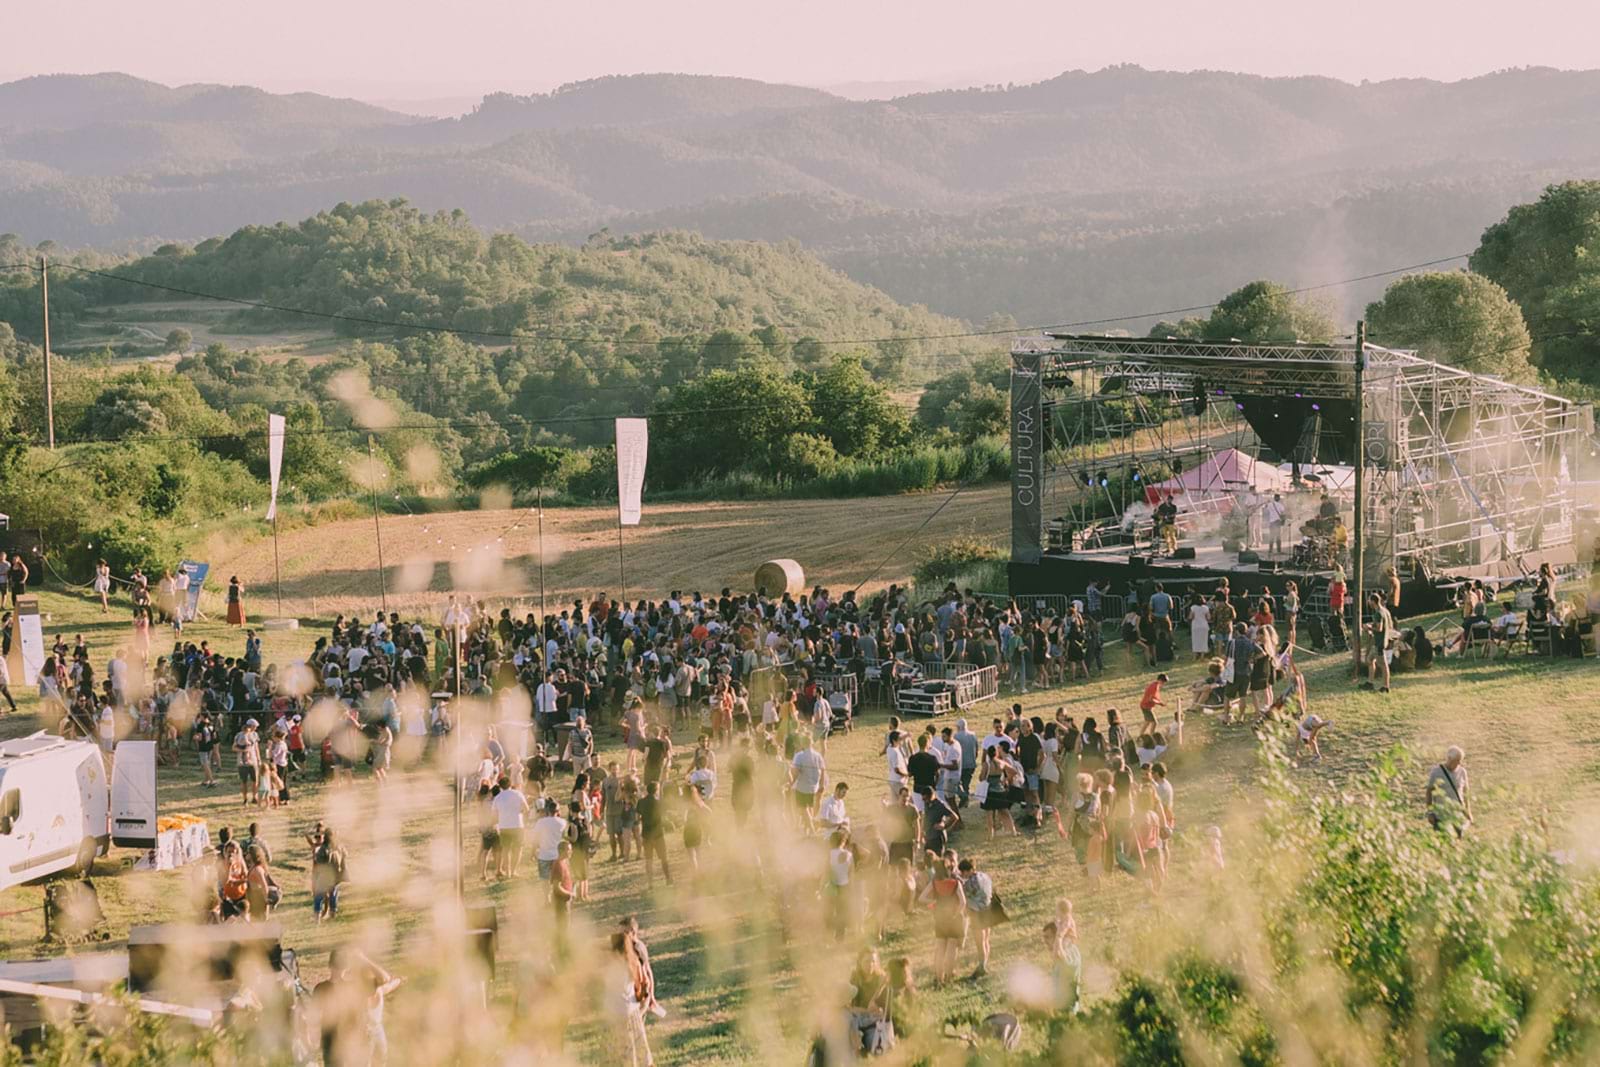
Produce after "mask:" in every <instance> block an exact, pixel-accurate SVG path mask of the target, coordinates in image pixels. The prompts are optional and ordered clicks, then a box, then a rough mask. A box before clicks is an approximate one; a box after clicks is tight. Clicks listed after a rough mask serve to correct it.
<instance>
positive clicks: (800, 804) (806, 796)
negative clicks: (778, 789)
mask: <svg viewBox="0 0 1600 1067" xmlns="http://www.w3.org/2000/svg"><path fill="white" fill-rule="evenodd" d="M827 781H828V765H827V763H826V761H824V760H823V758H822V753H820V752H818V751H816V750H815V749H814V748H812V747H811V737H810V736H809V735H806V734H802V735H801V737H800V749H799V751H797V752H796V753H795V754H794V759H793V760H792V761H791V762H790V765H789V786H790V788H791V789H792V790H793V791H794V806H795V808H796V809H797V810H798V811H799V813H800V818H801V821H802V822H803V824H804V826H805V829H806V832H807V833H810V832H812V831H813V830H815V829H816V812H817V797H818V795H820V794H821V792H822V789H823V786H824V785H826V784H827Z"/></svg>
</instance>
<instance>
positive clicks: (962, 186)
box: [0, 67, 1600, 322]
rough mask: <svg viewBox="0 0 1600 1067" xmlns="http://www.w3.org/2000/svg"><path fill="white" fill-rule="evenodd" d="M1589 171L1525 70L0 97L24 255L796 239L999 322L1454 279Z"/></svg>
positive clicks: (887, 284)
mask: <svg viewBox="0 0 1600 1067" xmlns="http://www.w3.org/2000/svg"><path fill="white" fill-rule="evenodd" d="M17 116H24V117H22V118H19V117H17ZM1597 166H1600V72H1560V71H1553V70H1541V69H1529V70H1513V71H1505V72H1500V73H1497V74H1493V75H1487V76H1484V77H1481V78H1475V79H1470V80H1467V81H1462V82H1456V83H1449V84H1446V83H1439V82H1431V81H1426V80H1420V79H1412V80H1399V81H1389V82H1377V83H1371V84H1362V85H1350V84H1347V83H1343V82H1339V81H1335V80H1332V79H1328V78H1260V77H1253V76H1246V75H1236V74H1226V73H1216V72H1198V73H1192V74H1172V73H1164V72H1157V71H1146V70H1141V69H1139V68H1134V67H1119V68H1111V69H1107V70H1102V71H1098V72H1094V73H1085V72H1069V73H1066V74H1063V75H1061V76H1060V77H1057V78H1053V79H1050V80H1048V81H1044V82H1040V83H1037V84H1034V85H1024V86H1016V87H1012V88H1008V89H1004V90H988V91H985V90H965V91H952V92H939V93H926V94H921V95H915V96H908V97H903V98H900V99H897V100H892V101H861V102H852V101H846V100H842V99H840V98H837V97H833V96H830V95H828V94H826V93H822V92H818V91H816V90H811V89H803V88H797V87H793V86H781V85H768V84H764V83H761V82H754V81H748V80H742V79H728V78H707V77H689V76H682V75H640V76H633V77H617V78H603V79H597V80H594V81H589V82H582V83H578V84H576V85H572V86H568V87H564V88H563V89H562V90H559V91H557V92H555V93H550V94H543V95H538V96H532V97H515V96H510V95H507V94H496V95H493V96H490V97H489V98H487V99H485V100H484V102H483V104H482V105H481V106H480V107H479V108H478V109H477V110H476V111H475V112H474V113H473V114H470V115H467V116H464V117H462V118H460V119H447V120H438V121H421V120H416V119H412V118H410V117H406V116H399V115H396V114H394V113H391V112H385V111H382V110H380V109H376V108H369V107H366V106H365V105H360V104H355V103H352V102H349V101H335V100H329V99H327V98H321V97H314V96H309V95H304V94H302V95H299V96H294V97H273V96H269V95H268V94H264V93H259V92H257V91H255V90H249V89H237V88H224V87H218V86H191V87H184V88H181V89H166V88H164V87H161V86H153V85H151V84H150V83H147V82H137V81H135V80H133V79H126V78H120V77H118V76H108V75H102V76H97V77H96V78H93V79H70V78H66V79H61V78H54V79H32V80H30V81H28V82H19V83H13V84H12V85H9V86H0V226H3V228H5V229H11V230H14V231H17V232H19V233H21V234H22V235H23V237H24V238H26V239H27V240H28V241H30V242H33V241H38V240H43V239H52V240H55V241H57V242H60V243H62V244H67V245H79V246H81V245H96V246H100V247H106V246H109V245H112V244H114V243H116V242H121V241H133V242H139V243H142V247H144V248H153V247H155V245H156V244H157V243H159V240H161V239H183V240H199V239H201V238H204V237H206V236H208V235H209V234H213V233H219V232H228V231H231V230H233V229H235V228H237V227H239V226H241V225H244V224H247V223H271V222H274V221H276V220H278V219H282V218H299V217H304V216H306V215H310V214H312V213H314V212H315V211H318V210H320V209H322V208H323V207H325V206H326V205H328V204H330V203H335V202H338V201H340V200H348V201H351V202H359V201H362V200H366V199H372V198H380V199H392V198H395V197H405V198H407V199H409V200H410V201H411V202H413V203H415V204H417V205H418V206H419V207H421V208H423V209H424V210H434V209H440V208H448V209H453V208H457V207H460V208H462V209H464V210H465V211H466V212H467V213H468V214H469V215H470V216H471V217H472V218H473V219H474V220H476V221H477V222H478V223H479V224H481V225H486V226H489V227H491V228H493V229H503V228H516V229H518V230H519V232H522V233H524V234H525V235H528V236H530V237H535V238H540V239H560V240H564V241H568V242H573V243H579V242H582V241H583V240H584V239H585V238H586V237H587V236H588V235H589V234H590V233H593V232H595V231H596V230H598V229H600V228H601V227H602V226H609V227H610V228H611V230H612V231H614V232H619V233H620V232H642V231H645V230H654V229H660V228H671V229H677V228H687V229H696V230H700V231H702V232H704V233H706V234H707V235H708V236H715V237H718V238H728V239H767V240H784V239H790V238H792V239H795V240H798V241H800V242H801V243H802V244H804V245H805V246H806V247H808V248H810V249H812V250H814V251H816V252H817V253H818V254H820V255H822V256H823V257H825V258H826V259H827V261H828V262H829V263H831V264H833V265H835V266H838V267H840V268H842V269H844V270H846V271H847V272H849V273H850V274H851V275H852V276H853V277H856V278H857V279H858V280H865V281H868V282H870V283H872V284H874V285H877V286H878V287H880V288H882V289H883V290H884V291H886V292H887V293H889V294H890V295H892V296H893V297H895V298H896V299H897V300H899V301H901V302H906V303H925V304H928V305H929V306H930V307H933V308H935V309H936V310H940V311H944V312H947V313H951V314H958V315H961V316H963V317H966V318H982V317H985V316H987V315H989V314H990V313H993V312H1001V313H1006V314H1010V315H1012V316H1014V317H1015V318H1017V319H1018V320H1019V321H1024V322H1053V321H1062V320H1074V319H1079V318H1092V317H1096V316H1098V315H1104V314H1107V313H1108V307H1114V308H1115V311H1113V312H1111V313H1117V312H1121V311H1123V310H1125V309H1126V310H1135V309H1140V308H1150V307H1160V306H1164V305H1172V304H1186V303H1192V302H1193V301H1194V300H1195V299H1196V298H1197V297H1198V296H1200V295H1202V294H1203V292H1205V291H1214V290H1218V289H1224V288H1227V287H1229V286H1232V285H1237V284H1242V283H1243V282H1245V281H1248V280H1249V279H1250V278H1253V277H1256V276H1259V275H1260V274H1262V273H1271V274H1273V275H1274V276H1278V277H1282V278H1283V279H1284V280H1285V281H1287V282H1289V283H1291V284H1314V283H1317V282H1322V281H1328V280H1333V279H1335V278H1338V277H1344V276H1349V275H1354V274H1360V273H1366V272H1368V271H1371V270H1378V269H1383V268H1386V267H1391V266H1394V265H1396V264H1397V263H1405V262H1416V261H1421V260H1424V259H1430V258H1433V257H1436V256H1439V255H1441V254H1449V253H1453V252H1464V251H1466V250H1468V249H1470V248H1471V247H1473V244H1474V243H1475V241H1476V239H1477V236H1478V235H1479V233H1481V232H1482V230H1483V228H1484V227H1485V226H1487V225H1489V224H1490V223H1492V222H1493V221H1494V220H1495V219H1497V218H1499V217H1501V216H1502V215H1503V214H1504V212H1505V210H1506V209H1507V208H1508V207H1509V206H1511V205H1512V204H1513V203H1516V202H1518V201H1519V200H1522V199H1526V198H1528V197H1530V196H1532V195H1534V194H1535V193H1536V192H1537V191H1538V189H1539V188H1541V187H1542V186H1543V185H1544V184H1546V183H1547V182H1549V181H1554V180H1558V179H1563V178H1568V177H1574V176H1587V175H1589V174H1592V173H1594V172H1595V169H1596V167H1597ZM1174 248H1177V249H1179V250H1180V251H1179V253H1178V254H1177V255H1174V254H1173V250H1174ZM1197 272H1204V273H1205V275H1206V282H1207V284H1206V285H1205V286H1197V285H1196V284H1195V283H1196V273H1197ZM1378 291H1379V290H1378V289H1377V288H1371V289H1369V290H1361V291H1355V290H1352V291H1350V292H1349V293H1340V294H1337V298H1338V299H1340V300H1342V301H1344V303H1343V304H1342V305H1341V308H1340V310H1341V311H1343V312H1345V313H1346V314H1349V313H1351V312H1353V311H1355V310H1357V309H1359V307H1360V306H1361V305H1362V303H1364V302H1365V301H1366V300H1368V299H1372V298H1374V297H1376V296H1377V295H1378Z"/></svg>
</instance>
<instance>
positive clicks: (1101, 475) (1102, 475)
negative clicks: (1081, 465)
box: [1096, 471, 1111, 489]
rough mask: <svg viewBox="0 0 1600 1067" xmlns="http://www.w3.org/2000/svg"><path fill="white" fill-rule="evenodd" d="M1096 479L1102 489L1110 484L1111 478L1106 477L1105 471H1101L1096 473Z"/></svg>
mask: <svg viewBox="0 0 1600 1067" xmlns="http://www.w3.org/2000/svg"><path fill="white" fill-rule="evenodd" d="M1096 479H1097V480H1098V481H1099V483H1100V488H1102V489H1104V488H1105V487H1106V486H1108V485H1110V484H1111V479H1109V478H1107V477H1106V472H1105V471H1101V472H1100V473H1099V474H1098V475H1096Z"/></svg>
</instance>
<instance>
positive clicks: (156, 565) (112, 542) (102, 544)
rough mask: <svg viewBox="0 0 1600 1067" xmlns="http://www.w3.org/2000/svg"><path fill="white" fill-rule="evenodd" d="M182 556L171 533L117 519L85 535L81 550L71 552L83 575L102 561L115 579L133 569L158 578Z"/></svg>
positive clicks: (143, 522)
mask: <svg viewBox="0 0 1600 1067" xmlns="http://www.w3.org/2000/svg"><path fill="white" fill-rule="evenodd" d="M181 554H182V552H181V550H180V549H179V547H178V543H177V541H176V539H175V538H174V537H173V536H172V534H171V533H169V532H167V531H165V530H162V529H161V528H160V527H158V526H157V525H156V524H155V523H152V522H149V521H147V520H145V519H138V518H131V517H128V516H119V517H117V518H114V519H111V520H110V521H108V522H106V523H104V524H102V525H101V526H98V527H96V528H94V529H92V530H90V531H89V532H88V534H87V535H86V537H85V540H84V543H83V546H82V548H81V549H80V550H78V551H77V552H75V553H72V556H74V557H76V558H75V559H74V563H75V564H76V566H75V568H74V569H75V571H77V572H80V573H81V572H82V571H86V570H88V569H89V568H90V567H92V566H93V563H94V561H95V560H97V559H103V560H105V561H106V563H108V564H110V566H111V573H112V574H115V575H118V576H125V575H129V574H132V573H133V572H134V570H135V569H138V570H142V571H144V572H145V573H146V574H149V575H154V576H159V575H160V574H161V572H162V571H164V570H169V569H171V568H172V567H175V566H177V564H178V558H179V556H180V555H181Z"/></svg>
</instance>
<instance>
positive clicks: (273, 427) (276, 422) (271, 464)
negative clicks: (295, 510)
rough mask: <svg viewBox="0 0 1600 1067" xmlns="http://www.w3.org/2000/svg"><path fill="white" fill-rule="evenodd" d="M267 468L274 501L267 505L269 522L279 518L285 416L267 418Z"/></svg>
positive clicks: (269, 416)
mask: <svg viewBox="0 0 1600 1067" xmlns="http://www.w3.org/2000/svg"><path fill="white" fill-rule="evenodd" d="M267 468H268V469H269V470H270V471H271V472H272V500H271V501H270V502H269V503H268V504H267V521H268V522H271V521H272V520H273V519H275V518H277V517H278V474H279V472H280V471H282V470H283V416H282V415H268V416H267Z"/></svg>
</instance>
